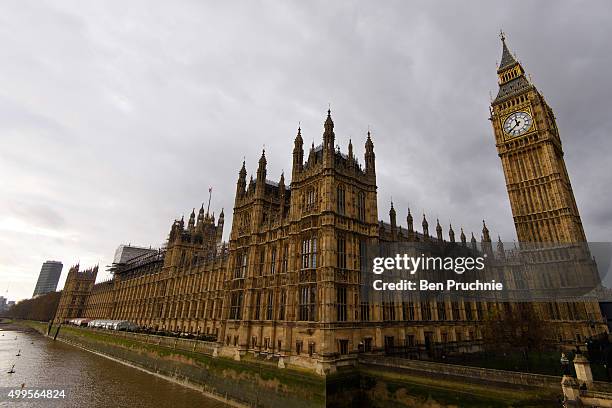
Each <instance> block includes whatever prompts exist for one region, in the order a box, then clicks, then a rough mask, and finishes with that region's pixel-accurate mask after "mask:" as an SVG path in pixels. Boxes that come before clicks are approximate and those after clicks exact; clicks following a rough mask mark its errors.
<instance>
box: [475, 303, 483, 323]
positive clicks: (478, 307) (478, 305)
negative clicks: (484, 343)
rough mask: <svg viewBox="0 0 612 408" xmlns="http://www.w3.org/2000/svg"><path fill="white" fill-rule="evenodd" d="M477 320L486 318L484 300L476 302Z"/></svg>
mask: <svg viewBox="0 0 612 408" xmlns="http://www.w3.org/2000/svg"><path fill="white" fill-rule="evenodd" d="M474 317H475V318H476V320H482V319H484V308H483V304H482V302H476V316H474Z"/></svg>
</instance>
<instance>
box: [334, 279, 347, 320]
mask: <svg viewBox="0 0 612 408" xmlns="http://www.w3.org/2000/svg"><path fill="white" fill-rule="evenodd" d="M336 313H337V319H338V321H339V322H344V321H346V286H339V287H337V288H336Z"/></svg>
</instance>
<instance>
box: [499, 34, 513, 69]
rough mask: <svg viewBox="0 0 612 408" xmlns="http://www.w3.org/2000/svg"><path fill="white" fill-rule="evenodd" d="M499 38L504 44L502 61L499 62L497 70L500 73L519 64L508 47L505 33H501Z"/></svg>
mask: <svg viewBox="0 0 612 408" xmlns="http://www.w3.org/2000/svg"><path fill="white" fill-rule="evenodd" d="M499 38H500V39H501V42H502V56H501V61H500V62H499V68H498V69H497V71H498V72H500V71H503V70H505V69H507V68H509V67H511V66H512V65H514V64H516V63H517V62H516V59H515V58H514V56H513V55H512V53H511V52H510V50H509V49H508V46H507V45H506V35H505V34H504V32H503V31H500V33H499Z"/></svg>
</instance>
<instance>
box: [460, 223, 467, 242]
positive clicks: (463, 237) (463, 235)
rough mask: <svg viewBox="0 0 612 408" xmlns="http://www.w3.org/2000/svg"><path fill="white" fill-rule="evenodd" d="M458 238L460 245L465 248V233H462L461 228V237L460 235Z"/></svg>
mask: <svg viewBox="0 0 612 408" xmlns="http://www.w3.org/2000/svg"><path fill="white" fill-rule="evenodd" d="M460 238H461V243H462V244H463V246H465V243H466V238H465V233H464V232H463V227H461V235H460Z"/></svg>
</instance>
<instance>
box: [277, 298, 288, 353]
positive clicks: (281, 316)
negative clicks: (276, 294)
mask: <svg viewBox="0 0 612 408" xmlns="http://www.w3.org/2000/svg"><path fill="white" fill-rule="evenodd" d="M286 302H287V291H286V290H285V289H282V290H281V294H280V302H279V305H278V306H279V309H278V320H285V303H286ZM279 349H280V347H279Z"/></svg>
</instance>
